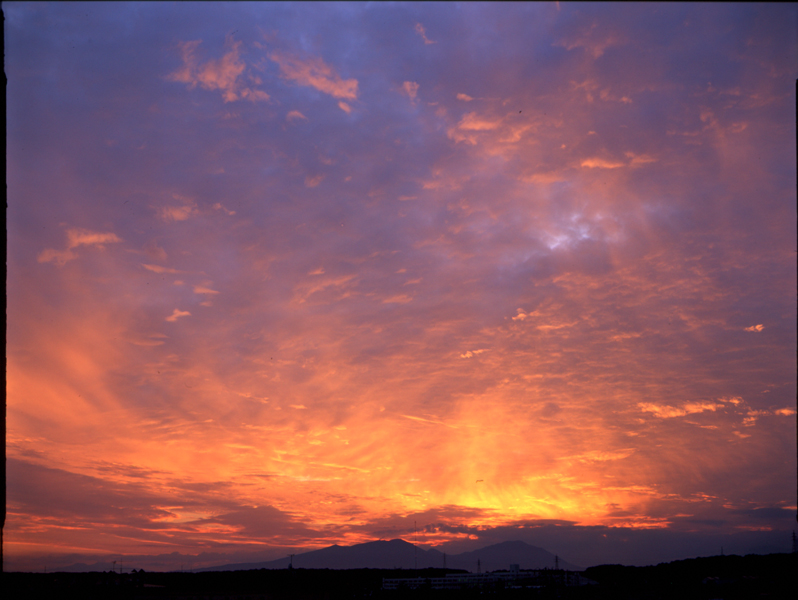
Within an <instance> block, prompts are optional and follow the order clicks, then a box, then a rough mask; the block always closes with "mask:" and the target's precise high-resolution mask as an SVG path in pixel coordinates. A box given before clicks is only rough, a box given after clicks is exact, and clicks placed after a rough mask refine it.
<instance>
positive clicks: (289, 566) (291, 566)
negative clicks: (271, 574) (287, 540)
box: [288, 554, 294, 569]
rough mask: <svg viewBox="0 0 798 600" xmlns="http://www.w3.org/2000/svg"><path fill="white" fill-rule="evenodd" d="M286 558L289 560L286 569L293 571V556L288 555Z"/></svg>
mask: <svg viewBox="0 0 798 600" xmlns="http://www.w3.org/2000/svg"><path fill="white" fill-rule="evenodd" d="M288 557H289V558H290V559H291V562H289V563H288V568H289V569H293V568H294V555H293V554H289V555H288Z"/></svg>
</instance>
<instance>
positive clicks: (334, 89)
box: [269, 51, 357, 112]
mask: <svg viewBox="0 0 798 600" xmlns="http://www.w3.org/2000/svg"><path fill="white" fill-rule="evenodd" d="M269 58H270V59H271V60H273V61H274V62H276V63H277V65H278V66H279V67H280V73H281V74H282V76H283V77H284V78H285V79H289V80H291V81H294V82H296V83H298V84H299V85H306V86H310V87H312V88H315V89H317V90H318V91H320V92H323V93H325V94H329V95H330V96H332V97H333V98H340V99H342V100H357V79H346V80H345V79H341V77H340V76H339V75H338V74H337V73H336V72H335V71H334V70H333V69H332V67H330V66H329V65H327V64H326V63H325V62H324V61H323V60H322V59H321V58H318V57H311V58H308V59H304V60H303V59H301V58H299V57H297V56H294V55H291V54H288V53H286V52H277V51H275V52H272V53H270V54H269ZM344 110H345V109H344ZM347 112H348V111H347Z"/></svg>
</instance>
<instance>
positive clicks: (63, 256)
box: [37, 229, 122, 266]
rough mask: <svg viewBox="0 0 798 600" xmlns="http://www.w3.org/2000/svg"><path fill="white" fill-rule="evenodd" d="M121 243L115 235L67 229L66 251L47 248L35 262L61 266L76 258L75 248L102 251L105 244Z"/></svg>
mask: <svg viewBox="0 0 798 600" xmlns="http://www.w3.org/2000/svg"><path fill="white" fill-rule="evenodd" d="M121 241H122V240H121V239H120V238H119V237H118V236H117V235H116V234H115V233H98V232H95V231H89V230H87V229H68V230H67V245H66V249H65V250H53V249H51V248H47V249H45V250H42V251H41V252H40V253H39V256H38V258H37V260H38V261H39V262H40V263H46V262H54V263H55V264H57V265H59V266H62V265H64V264H65V263H66V262H68V261H70V260H72V259H74V258H77V254H76V253H75V252H73V250H74V249H75V248H78V247H80V246H95V247H96V248H99V249H100V250H102V249H103V248H104V247H105V244H115V243H118V242H121Z"/></svg>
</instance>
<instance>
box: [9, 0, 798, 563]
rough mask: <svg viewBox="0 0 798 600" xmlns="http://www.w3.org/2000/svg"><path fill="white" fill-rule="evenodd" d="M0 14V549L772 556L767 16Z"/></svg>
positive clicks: (788, 99)
mask: <svg viewBox="0 0 798 600" xmlns="http://www.w3.org/2000/svg"><path fill="white" fill-rule="evenodd" d="M4 8H5V10H6V18H7V25H6V27H7V36H6V56H7V66H6V68H7V71H8V78H9V85H8V118H7V122H8V151H9V152H8V160H7V165H8V186H9V208H8V230H9V252H8V283H9V285H8V290H9V292H8V315H9V319H8V338H7V339H8V342H7V349H6V350H7V356H8V371H7V372H8V376H7V377H8V439H9V445H8V456H9V459H10V461H11V462H10V463H9V464H10V467H9V469H10V473H12V475H13V474H14V473H16V475H13V477H11V478H10V479H9V492H8V493H9V504H8V514H9V516H8V521H7V526H6V540H7V545H6V547H7V549H8V550H7V553H8V555H9V556H10V557H11V560H18V561H27V562H24V564H25V565H35V564H38V563H36V561H37V560H39V559H38V558H36V557H39V556H45V555H53V554H62V555H64V556H66V555H77V554H80V555H86V556H89V555H101V554H112V553H118V554H138V555H145V554H152V555H156V554H161V553H164V552H165V551H168V552H172V551H174V552H178V553H182V554H184V555H194V556H198V555H199V554H200V553H203V552H207V553H211V554H209V556H211V555H212V556H214V557H217V556H218V555H219V553H238V554H236V556H244V554H245V553H247V552H255V551H256V550H257V551H258V552H263V553H265V554H268V553H269V552H274V553H277V554H274V556H280V555H283V554H285V549H286V548H291V549H296V548H304V547H318V546H323V545H327V544H332V543H353V542H360V541H366V540H370V539H375V538H378V537H388V536H389V535H390V536H397V537H399V536H402V535H407V534H408V532H409V531H411V529H410V527H411V526H412V521H414V520H415V521H417V522H418V523H419V526H422V525H423V527H424V531H425V534H424V535H425V543H427V544H437V545H441V547H443V548H447V547H449V548H456V547H462V548H466V546H467V545H468V544H469V543H478V542H481V541H486V540H491V541H498V540H500V539H525V540H526V541H529V542H530V543H535V540H536V539H539V540H543V541H546V543H545V544H544V543H543V541H540V543H538V544H537V545H541V546H544V547H547V549H549V550H551V551H558V549H559V550H560V552H561V553H562V554H563V556H564V557H565V558H566V559H567V560H569V561H571V562H575V563H581V564H584V565H588V564H591V563H595V562H599V561H601V560H603V558H602V557H606V556H608V553H607V551H606V550H605V551H601V552H599V551H597V552H596V554H595V555H586V554H582V555H577V553H578V550H577V549H578V548H579V547H580V546H579V544H577V543H576V542H574V541H573V540H576V539H577V538H578V537H579V536H582V538H581V539H584V540H587V539H598V537H597V536H599V534H600V535H602V536H603V535H609V536H610V538H611V539H616V538H617V539H621V538H622V537H623V535H627V534H628V535H627V538H624V539H628V540H633V539H634V540H639V542H634V543H632V542H630V543H629V544H627V545H623V544H620V542H619V544H620V545H619V546H618V547H619V548H626V550H618V551H617V554H616V555H615V556H617V559H616V560H617V561H618V562H633V561H635V560H651V561H656V560H667V559H672V558H682V557H684V556H688V555H690V553H691V552H694V550H691V549H690V548H697V547H701V548H704V547H707V548H709V547H711V546H712V545H713V544H715V541H717V540H718V539H721V538H722V537H723V536H726V537H723V539H732V538H733V539H736V540H743V539H745V540H747V541H745V542H740V548H741V551H758V550H757V549H761V548H763V547H767V548H771V549H777V548H776V546H778V543H779V542H777V541H774V540H778V539H781V538H779V537H778V536H779V535H781V532H786V531H788V530H789V527H790V526H791V525H790V523H791V521H790V522H788V519H791V518H793V517H794V513H795V510H796V497H795V489H796V480H795V473H796V464H795V456H796V451H795V444H796V439H795V396H796V388H795V381H796V370H795V360H794V358H795V354H796V333H795V332H796V299H795V288H796V258H795V247H796V233H795V227H794V223H795V219H796V208H795V207H796V197H795V189H796V177H795V162H796V156H795V146H794V139H793V135H792V133H791V132H792V131H793V129H794V127H793V126H790V127H785V123H788V124H789V123H792V124H793V125H794V116H795V113H794V106H795V97H794V94H795V87H794V82H795V77H796V73H797V72H798V65H796V61H795V56H796V49H798V44H796V33H795V31H796V27H795V25H796V20H797V19H798V17H797V16H796V15H797V14H798V13H797V12H796V9H795V7H793V6H779V5H768V6H754V5H734V6H731V5H678V4H677V5H637V6H633V7H627V6H625V7H623V10H621V8H619V7H612V6H607V5H599V6H592V5H573V6H569V5H562V6H561V7H558V6H556V5H554V4H552V5H547V4H519V5H513V6H505V7H502V8H501V10H499V9H496V8H494V7H491V6H488V5H481V4H466V5H463V6H461V7H459V8H454V7H449V6H444V5H434V6H432V5H430V6H422V7H416V6H415V5H412V6H411V5H348V4H324V5H318V6H317V7H314V10H313V11H310V10H309V9H308V8H307V7H304V6H300V5H297V6H293V5H287V4H274V5H272V4H266V5H263V4H241V5H235V6H224V7H222V6H220V5H214V4H209V5H203V6H202V7H199V8H197V7H195V8H192V11H191V14H190V15H189V14H188V12H187V9H186V8H185V7H183V6H180V5H165V4H153V5H146V6H134V5H127V4H120V5H99V6H96V7H90V8H85V7H83V8H80V9H78V8H77V7H75V6H73V5H69V4H67V5H60V4H58V5H56V4H51V5H35V4H11V5H8V6H6V7H4ZM189 17H190V18H189ZM697 57H701V60H697ZM64 232H66V243H64V235H65V233H64ZM22 473H26V474H27V475H26V476H22V475H21V474H22ZM66 497H68V498H71V500H70V501H69V502H62V501H61V499H63V498H66ZM790 515H792V517H790ZM409 524H410V525H409ZM555 527H559V529H555ZM641 531H648V532H653V533H639V532H641ZM558 532H559V535H560V539H562V540H571V542H568V544H571V545H570V546H569V545H568V544H566V542H565V541H563V542H562V544H563V545H562V546H560V547H559V548H558V547H557V541H556V539H557V536H556V535H555V533H558ZM597 532H598V533H597ZM618 532H626V533H624V534H623V535H621V533H618ZM656 532H661V533H659V534H657V533H656ZM544 534H545V535H544ZM610 534H612V535H610ZM657 535H662V536H666V537H667V539H668V540H670V541H669V542H668V544H665V545H663V544H659V542H657V541H656V540H657V539H659V538H657V537H656V536H657ZM768 535H771V536H773V537H767V536H768ZM785 535H787V534H785ZM535 536H538V538H536V537H535ZM719 536H720V537H719ZM729 536H731V537H729ZM734 536H738V537H734ZM746 536H748V537H746ZM756 536H760V537H756ZM763 536H764V537H763ZM602 539H608V538H602ZM663 539H664V538H663ZM547 540H548V541H547ZM652 540H654V541H652ZM696 540H700V543H699V542H697V541H696ZM763 540H764V541H763ZM785 540H787V541H785V543H786V544H788V543H789V540H788V538H785ZM458 544H459V545H460V546H458ZM546 544H548V546H546ZM635 544H637V546H635ZM646 544H652V545H653V546H652V547H658V548H660V549H661V552H660V554H657V551H654V550H652V551H651V552H649V553H648V554H646V553H644V552H641V550H640V547H642V546H645V545H646ZM658 544H659V545H658ZM702 544H703V545H702ZM746 544H748V545H747V546H746ZM568 548H572V550H571V551H572V552H573V553H574V554H573V556H571V555H568V554H565V551H566V550H568ZM746 548H748V549H749V550H746ZM469 549H470V548H469ZM624 552H625V554H624ZM213 553H216V554H213ZM242 553H243V554H242ZM247 556H249V555H247ZM643 556H645V557H646V558H640V557H643ZM50 560H52V559H50ZM198 560H199V559H198ZM208 560H215V558H214V559H210V558H209V559H208ZM18 564H23V562H19V563H18ZM49 564H53V563H52V562H51V563H49ZM26 568H27V567H26ZM30 568H33V567H30Z"/></svg>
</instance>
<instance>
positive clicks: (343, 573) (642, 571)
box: [2, 554, 798, 600]
mask: <svg viewBox="0 0 798 600" xmlns="http://www.w3.org/2000/svg"><path fill="white" fill-rule="evenodd" d="M796 567H798V554H770V555H765V556H762V555H748V556H713V557H708V558H696V559H690V560H681V561H676V562H672V563H663V564H660V565H657V566H651V567H625V566H622V565H602V566H598V567H591V568H589V569H586V570H585V571H583V572H582V573H581V574H582V576H583V577H586V578H588V579H590V580H591V581H592V582H593V583H591V584H589V585H581V586H565V585H562V583H561V581H559V582H558V580H557V578H556V577H553V578H552V579H551V581H550V582H549V583H548V584H545V585H542V586H539V587H535V588H521V589H509V588H507V587H504V586H484V587H481V588H479V587H474V588H471V589H462V590H433V589H430V587H429V586H426V587H424V586H422V587H421V588H419V589H399V590H395V591H392V590H383V589H382V580H383V578H411V577H424V578H428V577H429V578H431V577H443V576H445V575H446V574H447V573H456V572H458V571H454V570H452V569H448V570H447V569H423V570H421V569H420V570H417V571H415V570H407V569H405V570H387V569H347V570H332V569H293V570H290V569H282V570H265V569H261V570H254V571H228V572H210V573H149V572H147V573H145V572H143V571H134V572H132V573H125V574H118V573H113V572H107V573H47V574H44V573H3V574H2V590H3V597H4V598H6V599H17V598H20V599H21V598H24V599H26V600H27V599H39V598H47V599H53V600H59V599H62V598H65V599H73V598H74V599H81V600H94V599H98V600H99V599H107V598H114V599H115V598H119V599H130V600H134V599H139V598H141V599H142V600H146V599H150V598H152V599H163V600H166V599H175V600H177V599H180V600H190V599H197V600H199V599H203V600H233V599H235V600H288V599H296V600H321V599H325V600H339V599H341V600H343V599H349V598H353V599H354V598H373V599H375V600H404V599H406V598H407V599H409V598H413V599H424V598H434V599H438V600H448V599H450V598H452V599H454V598H540V599H544V598H566V599H576V600H582V599H584V600H591V599H601V600H603V599H607V600H609V599H613V600H627V599H628V600H638V599H640V600H649V599H650V600H660V599H663V600H664V599H677V600H693V599H696V600H711V599H725V600H737V599H740V600H742V599H748V598H768V599H782V598H785V599H787V598H789V599H790V600H792V599H794V598H796V597H798V596H796V591H797V590H798V584H796V581H797V580H796V576H798V568H796ZM460 572H462V571H460ZM552 573H555V572H552Z"/></svg>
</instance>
